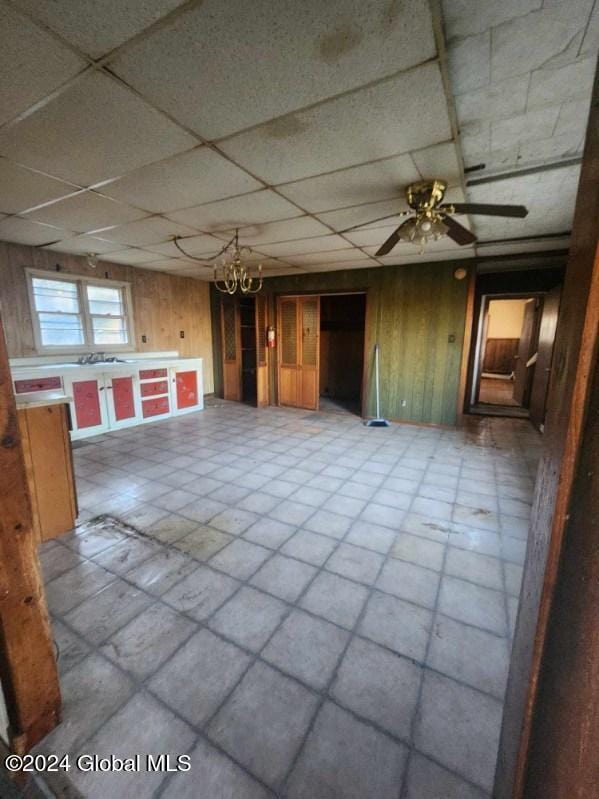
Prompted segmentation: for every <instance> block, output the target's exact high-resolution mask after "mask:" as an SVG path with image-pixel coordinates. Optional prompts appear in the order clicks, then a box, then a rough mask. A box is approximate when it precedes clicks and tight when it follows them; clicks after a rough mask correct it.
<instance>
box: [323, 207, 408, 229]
mask: <svg viewBox="0 0 599 799" xmlns="http://www.w3.org/2000/svg"><path fill="white" fill-rule="evenodd" d="M410 213H411V211H398V212H397V213H395V214H388V215H387V216H379V217H378V218H377V219H371V220H370V221H369V222H360V224H359V225H353V226H352V227H346V228H345V230H338V231H337V233H339V234H341V233H349V232H350V230H357V229H358V228H360V227H366V225H374V223H375V222H382V221H383V219H393V217H394V216H405V215H406V214H410Z"/></svg>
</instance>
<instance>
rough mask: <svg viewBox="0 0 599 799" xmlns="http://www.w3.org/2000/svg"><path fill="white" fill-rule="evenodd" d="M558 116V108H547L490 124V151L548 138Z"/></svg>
mask: <svg viewBox="0 0 599 799" xmlns="http://www.w3.org/2000/svg"><path fill="white" fill-rule="evenodd" d="M558 116H559V106H549V107H547V108H539V109H537V110H535V111H527V112H526V113H524V114H518V116H513V117H510V118H509V119H498V120H496V121H495V122H492V123H491V150H501V149H505V148H506V147H512V146H515V145H517V144H520V143H521V142H527V141H535V139H546V138H548V137H549V136H551V135H552V133H553V131H554V129H555V125H556V122H557V118H558Z"/></svg>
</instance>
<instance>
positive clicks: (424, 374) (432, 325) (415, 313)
mask: <svg viewBox="0 0 599 799" xmlns="http://www.w3.org/2000/svg"><path fill="white" fill-rule="evenodd" d="M458 266H462V263H460V262H459V261H451V262H443V263H428V264H427V263H418V264H411V265H409V266H385V267H380V268H375V269H360V270H348V271H339V272H322V273H319V274H314V275H293V276H290V277H278V278H270V279H268V280H266V281H265V283H264V289H263V291H266V292H267V293H268V294H270V295H272V296H271V300H272V298H273V297H274V296H275V295H277V294H295V293H297V294H301V293H304V292H323V293H325V292H343V291H360V290H364V291H367V292H368V312H367V324H366V341H367V347H368V356H367V361H366V364H365V367H366V370H367V397H368V402H367V410H368V415H374V413H375V398H374V361H373V357H372V353H373V346H374V342H375V341H376V340H378V342H379V344H380V348H381V353H380V354H381V411H382V413H383V414H384V415H385V416H387V417H389V418H391V419H400V420H405V421H412V422H424V423H434V424H444V425H453V424H455V423H456V417H457V414H456V411H457V393H458V386H459V379H460V364H461V357H462V346H463V341H464V323H465V313H466V295H467V287H468V280H461V281H458V280H456V279H455V278H454V277H453V273H454V271H455V269H456V268H457V267H458ZM271 308H274V305H271ZM213 318H218V317H217V315H216V314H213ZM450 336H454V337H455V341H454V342H449V337H450ZM214 347H215V366H216V364H217V363H218V364H220V358H221V355H220V336H215V339H214ZM272 361H273V363H272V368H271V398H274V397H275V385H276V379H275V377H276V375H275V371H274V361H275V359H274V358H273V359H272ZM217 381H218V377H217V374H216V369H215V382H217ZM217 385H218V382H217ZM217 391H218V389H217ZM404 403H405V404H404Z"/></svg>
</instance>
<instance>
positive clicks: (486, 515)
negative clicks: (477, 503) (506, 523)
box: [453, 504, 499, 532]
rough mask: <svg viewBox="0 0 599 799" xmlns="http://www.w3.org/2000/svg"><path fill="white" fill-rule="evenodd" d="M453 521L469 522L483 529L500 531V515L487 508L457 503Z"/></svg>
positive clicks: (459, 522) (468, 523)
mask: <svg viewBox="0 0 599 799" xmlns="http://www.w3.org/2000/svg"><path fill="white" fill-rule="evenodd" d="M453 521H454V522H457V523H458V524H467V525H470V526H471V527H478V528H480V529H482V530H491V531H492V532H498V531H499V516H498V514H497V513H493V511H490V510H486V509H485V508H471V507H469V506H467V505H459V504H455V505H454V506H453Z"/></svg>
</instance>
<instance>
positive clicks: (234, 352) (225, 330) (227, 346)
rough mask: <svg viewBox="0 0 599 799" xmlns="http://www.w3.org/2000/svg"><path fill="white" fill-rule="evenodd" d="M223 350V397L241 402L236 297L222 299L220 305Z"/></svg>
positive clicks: (239, 334) (239, 332) (239, 348)
mask: <svg viewBox="0 0 599 799" xmlns="http://www.w3.org/2000/svg"><path fill="white" fill-rule="evenodd" d="M220 311H221V314H220V317H221V336H222V348H223V396H224V398H225V399H226V400H235V401H236V402H240V401H241V325H240V321H239V308H238V306H237V300H236V299H235V298H234V297H222V298H221V305H220Z"/></svg>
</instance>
